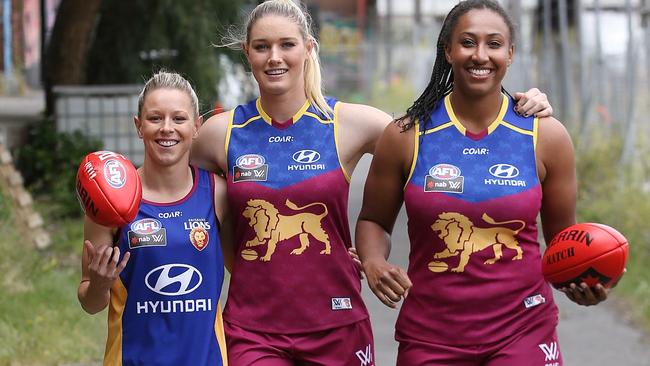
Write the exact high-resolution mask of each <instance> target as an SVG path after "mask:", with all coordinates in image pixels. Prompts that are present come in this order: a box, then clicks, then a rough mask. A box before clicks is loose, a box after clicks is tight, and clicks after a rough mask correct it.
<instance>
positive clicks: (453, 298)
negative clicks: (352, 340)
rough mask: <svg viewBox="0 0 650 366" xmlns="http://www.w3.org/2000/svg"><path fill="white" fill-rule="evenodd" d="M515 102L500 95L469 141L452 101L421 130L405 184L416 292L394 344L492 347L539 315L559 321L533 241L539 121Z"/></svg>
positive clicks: (405, 308)
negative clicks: (495, 109)
mask: <svg viewBox="0 0 650 366" xmlns="http://www.w3.org/2000/svg"><path fill="white" fill-rule="evenodd" d="M513 106H514V103H513V101H512V100H510V99H509V98H508V97H507V96H505V95H504V96H503V103H502V105H501V109H500V112H499V115H498V117H497V118H496V120H495V121H494V122H493V123H491V124H490V126H489V127H488V129H487V131H485V133H484V134H481V135H480V136H478V135H475V136H471V134H470V133H468V132H467V131H466V130H465V128H464V127H463V126H462V125H461V124H460V122H459V121H458V119H457V118H456V116H455V115H454V112H453V110H452V108H451V103H450V96H447V97H446V98H445V99H444V103H442V102H441V103H438V107H437V108H436V109H435V110H434V111H433V112H432V113H431V120H430V121H427V122H428V123H426V124H425V126H426V127H425V129H423V130H420V129H421V126H422V124H418V125H417V127H416V128H417V131H416V134H415V153H414V159H413V166H412V169H411V175H410V177H409V180H408V183H407V184H406V186H405V188H404V201H405V205H406V212H407V215H408V233H409V238H410V242H411V252H410V258H409V268H408V274H409V276H410V278H411V280H412V281H413V288H412V289H411V292H410V294H409V296H408V298H407V299H406V300H405V301H404V304H403V306H402V309H401V312H400V315H399V317H398V321H397V326H396V338H397V339H398V340H407V339H416V340H418V339H419V340H425V341H427V342H433V343H438V344H448V345H477V344H486V343H492V342H495V341H497V340H500V339H503V338H505V337H507V336H509V335H512V334H515V333H516V331H517V330H519V329H521V328H522V327H523V326H524V325H525V324H527V323H530V322H531V321H532V320H535V319H539V318H541V317H548V318H550V319H554V320H553V321H557V308H556V306H555V304H554V302H553V298H552V293H551V290H550V287H549V286H548V284H547V283H546V282H545V281H544V278H543V277H542V273H541V259H540V258H541V256H540V248H539V243H538V240H537V235H538V231H537V225H536V218H537V215H538V213H539V211H540V208H541V201H542V190H541V185H540V182H539V178H538V176H537V168H536V167H537V164H536V159H535V146H536V140H537V123H538V121H537V119H536V118H532V117H530V118H524V117H520V116H519V115H517V114H516V113H515V112H514V110H513V108H512V107H513Z"/></svg>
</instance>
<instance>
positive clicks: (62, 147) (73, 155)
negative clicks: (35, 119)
mask: <svg viewBox="0 0 650 366" xmlns="http://www.w3.org/2000/svg"><path fill="white" fill-rule="evenodd" d="M28 134H29V141H30V144H27V145H24V146H23V147H21V148H20V149H19V150H18V154H17V158H16V165H17V167H18V169H19V170H20V171H21V173H22V175H23V178H24V180H25V185H26V186H27V187H28V188H29V189H30V190H31V191H32V192H33V193H34V194H35V195H36V196H37V197H38V199H39V201H41V202H48V203H49V205H48V206H49V207H50V212H49V213H50V214H51V215H53V216H54V217H70V216H79V215H80V214H81V212H82V211H81V210H80V208H79V203H78V202H77V198H76V195H75V192H74V184H75V176H76V175H77V168H78V167H79V163H80V162H81V159H83V157H84V156H85V155H86V154H88V153H89V152H91V151H96V150H100V149H101V146H102V145H101V142H99V141H98V140H95V139H92V138H89V137H86V136H85V135H83V134H82V133H81V132H79V131H75V132H74V133H61V132H57V131H56V126H55V124H54V123H53V122H52V121H50V120H46V121H43V122H41V123H37V124H34V125H33V126H32V127H30V129H29V131H28Z"/></svg>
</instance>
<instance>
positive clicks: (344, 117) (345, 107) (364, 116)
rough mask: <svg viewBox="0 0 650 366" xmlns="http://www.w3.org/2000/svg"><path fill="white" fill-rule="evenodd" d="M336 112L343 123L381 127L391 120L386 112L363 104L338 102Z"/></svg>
mask: <svg viewBox="0 0 650 366" xmlns="http://www.w3.org/2000/svg"><path fill="white" fill-rule="evenodd" d="M338 112H339V120H341V121H342V122H343V123H350V124H364V125H376V126H377V127H380V128H381V129H383V128H384V127H386V125H387V124H388V123H390V121H392V118H391V116H390V115H388V113H386V112H384V111H382V110H381V109H379V108H375V107H372V106H369V105H365V104H355V103H344V102H340V103H339V107H338Z"/></svg>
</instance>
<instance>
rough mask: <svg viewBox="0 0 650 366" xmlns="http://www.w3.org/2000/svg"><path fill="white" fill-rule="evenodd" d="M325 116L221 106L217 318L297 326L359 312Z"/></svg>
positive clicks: (275, 328) (287, 329)
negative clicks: (222, 266) (223, 254)
mask: <svg viewBox="0 0 650 366" xmlns="http://www.w3.org/2000/svg"><path fill="white" fill-rule="evenodd" d="M328 104H329V105H330V106H331V107H332V108H333V110H334V115H333V117H332V116H330V117H327V116H324V115H323V114H322V113H320V112H318V111H317V110H316V109H315V108H314V107H313V106H310V105H309V104H308V103H305V104H304V106H303V107H302V108H301V109H300V110H299V111H298V112H297V113H296V114H295V115H294V116H293V118H292V119H291V120H290V121H287V122H285V123H283V124H278V123H276V122H274V121H272V120H271V118H270V117H269V116H268V115H267V114H266V113H265V112H264V111H263V110H262V107H261V105H260V102H259V99H258V100H253V101H251V102H249V103H248V104H245V105H240V106H238V107H237V108H235V109H234V110H233V111H232V112H231V120H230V122H229V127H228V134H227V136H228V137H227V140H226V153H227V159H228V178H227V181H228V189H227V192H228V201H229V204H230V206H229V207H230V210H231V214H232V216H233V222H234V236H235V246H236V252H235V263H234V268H233V272H232V276H231V279H230V288H229V292H228V302H227V304H226V308H225V310H224V319H225V320H226V321H228V322H231V323H233V324H236V325H238V326H240V327H242V328H246V329H251V330H255V331H259V332H268V333H285V334H287V333H303V332H312V331H318V330H323V329H329V328H334V327H337V326H342V325H347V324H352V323H354V322H357V321H359V320H363V319H365V318H367V317H368V313H367V310H366V308H365V305H364V304H363V301H362V299H361V295H360V291H361V283H360V280H359V275H358V272H357V269H356V267H355V265H354V263H353V261H352V260H351V258H350V257H349V255H348V251H347V250H348V248H349V247H350V245H351V239H350V230H349V226H348V215H347V209H348V192H349V178H348V176H347V175H346V173H345V171H344V170H343V168H342V166H341V164H340V161H339V156H338V152H337V145H336V144H337V140H336V130H337V128H338V127H337V126H338V120H337V102H336V101H335V100H333V99H328Z"/></svg>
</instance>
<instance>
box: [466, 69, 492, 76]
mask: <svg viewBox="0 0 650 366" xmlns="http://www.w3.org/2000/svg"><path fill="white" fill-rule="evenodd" d="M469 72H470V73H472V74H474V75H478V76H483V75H487V74H489V73H490V69H469Z"/></svg>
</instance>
